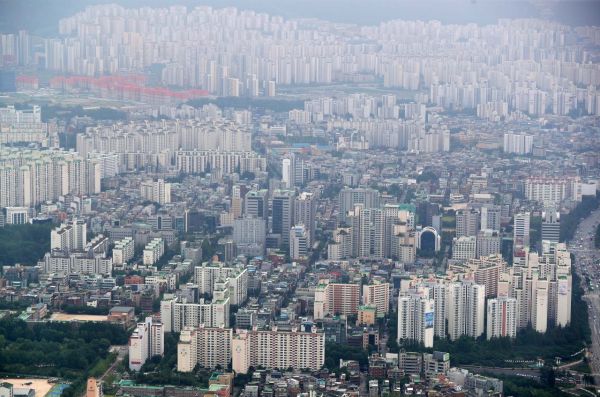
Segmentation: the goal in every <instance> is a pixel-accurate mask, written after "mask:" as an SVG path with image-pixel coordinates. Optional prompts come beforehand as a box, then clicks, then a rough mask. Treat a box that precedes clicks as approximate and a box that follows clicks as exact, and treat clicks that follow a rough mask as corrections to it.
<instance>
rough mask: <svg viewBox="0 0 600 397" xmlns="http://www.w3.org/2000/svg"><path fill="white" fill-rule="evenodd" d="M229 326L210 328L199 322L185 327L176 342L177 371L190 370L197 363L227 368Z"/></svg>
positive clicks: (231, 333)
mask: <svg viewBox="0 0 600 397" xmlns="http://www.w3.org/2000/svg"><path fill="white" fill-rule="evenodd" d="M232 336H233V330H232V329H231V328H222V327H220V328H211V327H205V326H204V324H200V325H199V326H198V327H195V328H194V327H185V328H183V329H182V330H181V334H180V335H179V343H177V371H179V372H192V371H193V370H194V368H196V366H197V365H200V366H202V367H203V368H209V369H212V368H215V367H217V366H219V367H220V368H227V367H228V366H229V362H230V361H231V338H232Z"/></svg>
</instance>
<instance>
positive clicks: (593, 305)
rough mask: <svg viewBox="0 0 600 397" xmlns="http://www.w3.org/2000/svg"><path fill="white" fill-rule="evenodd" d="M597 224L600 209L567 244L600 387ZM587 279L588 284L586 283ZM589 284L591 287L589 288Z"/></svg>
mask: <svg viewBox="0 0 600 397" xmlns="http://www.w3.org/2000/svg"><path fill="white" fill-rule="evenodd" d="M599 223H600V210H596V211H594V212H592V213H591V214H590V216H588V217H587V218H585V219H583V220H582V221H581V222H580V224H579V227H578V228H577V231H576V232H575V236H574V237H573V240H572V241H570V242H569V243H568V247H569V250H570V251H571V252H572V253H573V254H574V255H575V264H574V267H575V271H576V272H577V274H579V275H580V276H581V280H582V286H583V288H584V291H585V295H584V297H583V299H584V300H585V301H586V302H587V303H588V314H589V323H590V328H591V331H592V346H591V348H590V353H591V354H590V357H589V363H590V366H591V369H592V373H593V374H594V383H595V384H596V385H600V295H599V291H598V288H599V286H600V250H598V249H596V248H595V247H594V236H595V233H596V227H597V226H598V224H599ZM586 277H587V278H589V280H590V284H588V283H586V281H585V278H586ZM590 285H593V286H594V287H593V288H590Z"/></svg>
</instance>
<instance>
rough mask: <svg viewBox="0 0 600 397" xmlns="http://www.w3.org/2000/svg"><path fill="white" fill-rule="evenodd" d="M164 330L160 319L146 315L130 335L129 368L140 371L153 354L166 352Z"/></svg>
mask: <svg viewBox="0 0 600 397" xmlns="http://www.w3.org/2000/svg"><path fill="white" fill-rule="evenodd" d="M164 349H165V344H164V331H163V325H162V323H161V322H160V321H157V320H155V319H153V318H152V317H146V320H145V321H144V322H143V323H138V324H137V327H136V328H135V330H134V331H133V333H132V334H131V336H130V337H129V369H130V370H132V371H139V370H140V369H141V368H142V365H144V363H145V362H146V361H147V360H148V359H149V358H151V357H153V356H162V355H163V354H164Z"/></svg>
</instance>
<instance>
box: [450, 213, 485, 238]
mask: <svg viewBox="0 0 600 397" xmlns="http://www.w3.org/2000/svg"><path fill="white" fill-rule="evenodd" d="M480 218H481V215H480V214H479V213H478V212H477V211H475V210H474V209H465V210H460V211H458V212H457V213H456V237H462V236H476V235H477V232H478V231H479V221H480Z"/></svg>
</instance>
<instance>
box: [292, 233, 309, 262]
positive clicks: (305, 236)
mask: <svg viewBox="0 0 600 397" xmlns="http://www.w3.org/2000/svg"><path fill="white" fill-rule="evenodd" d="M309 241H310V234H309V232H308V230H307V229H306V227H305V226H304V225H302V224H298V225H296V226H293V227H292V228H291V229H290V258H292V260H298V259H306V258H307V257H308V252H309V249H310V244H309Z"/></svg>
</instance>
